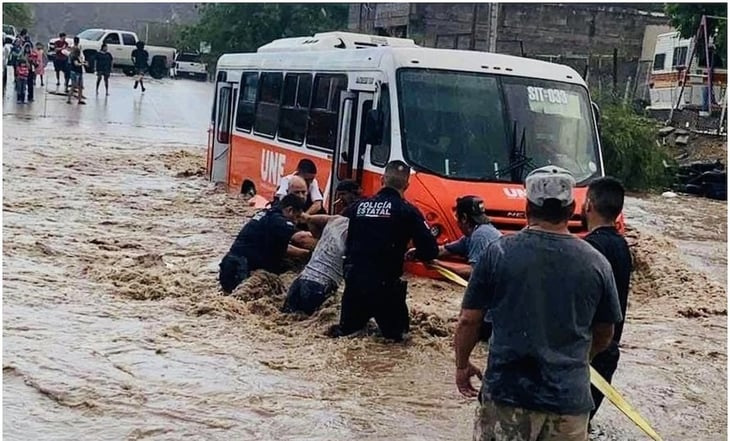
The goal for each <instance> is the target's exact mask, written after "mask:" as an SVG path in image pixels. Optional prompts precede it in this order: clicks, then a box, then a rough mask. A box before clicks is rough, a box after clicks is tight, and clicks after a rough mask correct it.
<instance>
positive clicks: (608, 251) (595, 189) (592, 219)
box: [581, 177, 633, 419]
mask: <svg viewBox="0 0 730 441" xmlns="http://www.w3.org/2000/svg"><path fill="white" fill-rule="evenodd" d="M624 193H625V191H624V187H623V185H622V184H621V182H619V181H618V180H616V179H614V178H611V177H605V178H600V179H596V180H595V181H593V182H591V184H590V185H589V186H588V194H587V196H586V200H585V203H584V204H583V210H582V216H581V217H582V219H583V225H584V226H585V227H586V228H587V229H588V231H590V233H588V235H587V236H586V237H585V240H586V241H587V242H588V243H589V244H591V245H593V248H595V249H596V250H598V251H599V252H600V253H601V254H603V255H604V256H605V257H606V259H608V262H609V263H610V264H611V269H612V270H613V277H614V280H615V281H616V289H617V290H618V301H619V304H620V305H621V315H622V316H623V317H624V320H625V319H626V306H627V304H628V300H629V283H630V280H631V272H632V271H633V265H632V259H631V251H629V245H628V244H627V243H626V239H624V237H623V236H621V234H620V233H619V232H618V230H617V229H616V218H618V216H619V215H620V214H621V212H622V211H623V209H624ZM624 320H621V321H620V322H619V323H616V328H615V329H614V333H613V339H612V340H611V344H610V345H609V347H608V349H606V350H605V351H603V352H601V353H599V354H597V355H596V356H595V357H594V358H593V360H591V366H593V367H594V368H595V369H596V371H598V373H599V374H601V376H603V378H605V379H606V381H608V382H609V383H610V382H611V379H612V378H613V374H614V372H616V367H617V366H618V360H619V356H620V353H619V344H620V343H621V335H622V334H623V330H624ZM591 394H592V395H593V402H594V404H595V407H594V408H593V410H592V411H591V415H590V418H591V419H593V417H594V416H595V414H596V412H598V407H599V406H600V405H601V401H603V394H602V393H601V392H600V391H599V390H598V389H596V388H595V387H593V386H591Z"/></svg>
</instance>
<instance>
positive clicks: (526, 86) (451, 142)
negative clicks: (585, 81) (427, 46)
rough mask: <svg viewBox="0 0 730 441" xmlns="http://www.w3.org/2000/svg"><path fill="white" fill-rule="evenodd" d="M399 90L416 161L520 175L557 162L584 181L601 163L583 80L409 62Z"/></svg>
mask: <svg viewBox="0 0 730 441" xmlns="http://www.w3.org/2000/svg"><path fill="white" fill-rule="evenodd" d="M398 97H399V111H400V118H401V127H402V136H401V140H402V141H401V142H402V145H403V151H404V154H405V157H406V159H407V160H408V161H409V162H411V163H412V164H413V165H414V166H416V168H418V169H422V170H424V171H427V172H430V173H434V174H437V175H440V176H444V177H448V178H454V179H466V180H484V181H505V182H522V179H524V177H525V175H526V174H527V173H528V172H529V171H531V170H532V169H533V168H537V167H542V166H545V165H548V164H552V165H557V166H560V167H563V168H565V169H567V170H569V171H570V172H571V173H573V176H574V177H575V179H576V181H577V182H578V183H579V184H581V183H585V182H586V181H588V180H589V179H591V178H592V177H594V176H595V175H596V174H597V173H598V171H599V170H598V169H599V166H598V164H599V160H598V143H597V141H596V135H595V132H594V129H593V115H592V110H591V106H590V102H589V99H588V93H587V92H586V90H585V89H584V88H582V87H580V86H578V85H574V84H568V83H562V82H557V81H546V80H539V79H534V78H520V77H510V76H497V75H488V74H479V73H469V72H455V71H445V70H428V69H411V68H408V69H400V70H399V71H398ZM515 135H516V136H515ZM518 152H519V153H522V154H523V156H522V159H523V161H522V162H523V164H521V165H520V164H515V156H514V154H515V153H518ZM516 165H520V167H519V168H520V170H521V171H520V172H519V173H518V174H517V175H516V174H515V173H514V172H513V169H514V168H515V166H516ZM511 170H512V171H511Z"/></svg>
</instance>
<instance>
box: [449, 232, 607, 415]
mask: <svg viewBox="0 0 730 441" xmlns="http://www.w3.org/2000/svg"><path fill="white" fill-rule="evenodd" d="M462 308H465V309H482V310H483V309H490V311H491V319H492V321H493V323H494V328H493V331H492V332H493V333H492V342H491V345H490V348H489V361H488V366H487V370H486V372H485V375H484V381H483V386H484V391H485V392H486V393H487V394H488V395H489V396H490V397H491V399H492V400H494V401H495V402H498V403H503V404H507V405H511V406H515V407H522V408H526V409H533V410H539V411H543V412H552V413H557V414H564V415H579V414H583V413H588V412H590V410H591V409H593V399H592V398H591V390H590V371H589V365H588V356H589V352H590V347H591V340H592V336H593V334H592V331H591V327H592V325H593V324H594V323H617V322H620V321H621V309H620V307H619V301H618V294H617V293H616V283H615V281H614V277H613V274H612V272H611V265H610V264H609V263H608V261H607V260H606V258H605V257H603V256H602V255H601V253H599V252H598V251H596V250H595V249H593V247H591V246H590V245H589V244H588V243H586V242H585V241H583V240H581V239H579V238H577V237H574V236H571V235H566V234H557V233H549V232H544V231H537V230H531V229H525V230H522V231H520V232H519V233H517V234H514V235H512V236H505V237H502V238H501V239H499V240H497V241H495V242H493V243H492V244H490V245H489V246H488V247H487V250H486V252H485V253H484V255H483V256H482V257H481V259H479V262H478V264H477V265H476V267H475V268H474V272H473V273H472V276H471V279H470V280H469V286H468V287H467V289H466V293H465V294H464V299H463V302H462Z"/></svg>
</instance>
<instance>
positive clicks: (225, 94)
mask: <svg viewBox="0 0 730 441" xmlns="http://www.w3.org/2000/svg"><path fill="white" fill-rule="evenodd" d="M218 102H219V103H220V104H219V107H218V142H220V143H223V144H228V143H229V142H230V130H231V128H230V120H231V118H230V112H231V88H230V87H223V88H221V90H220V94H219V96H218Z"/></svg>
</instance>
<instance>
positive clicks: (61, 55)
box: [53, 32, 69, 89]
mask: <svg viewBox="0 0 730 441" xmlns="http://www.w3.org/2000/svg"><path fill="white" fill-rule="evenodd" d="M53 50H54V52H55V57H54V58H53V67H54V69H55V70H56V86H60V85H61V81H60V77H61V75H60V73H61V72H63V81H64V84H65V85H66V86H65V87H66V89H68V80H69V69H68V68H69V66H68V52H69V50H68V43H67V42H66V33H65V32H61V33H60V34H58V40H56V41H55V42H54V43H53Z"/></svg>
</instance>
